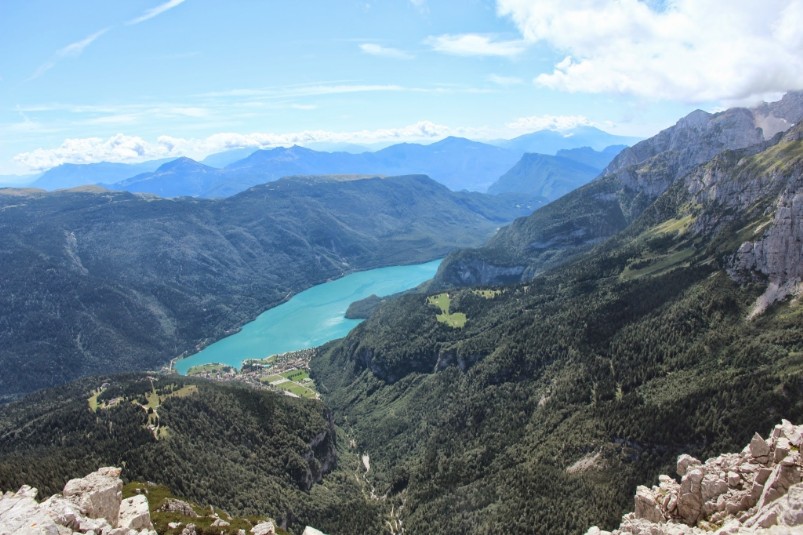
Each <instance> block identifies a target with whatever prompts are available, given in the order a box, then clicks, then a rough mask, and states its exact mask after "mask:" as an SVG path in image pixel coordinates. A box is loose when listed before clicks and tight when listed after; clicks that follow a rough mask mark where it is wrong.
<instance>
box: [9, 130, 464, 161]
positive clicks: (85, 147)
mask: <svg viewBox="0 0 803 535" xmlns="http://www.w3.org/2000/svg"><path fill="white" fill-rule="evenodd" d="M459 133H461V132H460V131H459V130H453V129H450V128H449V127H447V126H443V125H438V124H435V123H432V122H430V121H419V122H417V123H414V124H411V125H407V126H403V127H400V128H383V129H376V130H357V131H350V132H332V131H327V130H305V131H301V132H290V133H271V132H255V133H251V134H237V133H228V132H224V133H219V134H214V135H211V136H209V137H206V138H202V139H191V138H180V137H173V136H160V137H159V138H157V139H156V141H155V142H151V141H147V140H145V139H143V138H141V137H139V136H128V135H125V134H117V135H114V136H112V137H110V138H108V139H102V138H98V137H89V138H80V139H67V140H65V141H64V142H63V143H62V144H61V145H60V146H59V147H56V148H54V149H45V148H39V149H35V150H33V151H30V152H23V153H21V154H18V155H16V156H15V157H14V161H15V162H16V163H19V164H21V165H24V166H26V167H27V168H29V169H31V170H45V169H50V168H52V167H55V166H57V165H60V164H62V163H79V164H83V163H97V162H141V161H146V160H154V159H159V158H169V157H178V156H189V157H192V158H203V157H205V156H208V155H209V154H214V153H216V152H221V151H224V150H229V149H234V148H240V147H255V148H266V147H279V146H290V145H295V144H298V145H303V144H308V143H315V142H321V141H324V142H344V143H377V142H391V143H395V142H401V141H422V140H435V139H440V138H443V137H445V136H447V135H455V134H459Z"/></svg>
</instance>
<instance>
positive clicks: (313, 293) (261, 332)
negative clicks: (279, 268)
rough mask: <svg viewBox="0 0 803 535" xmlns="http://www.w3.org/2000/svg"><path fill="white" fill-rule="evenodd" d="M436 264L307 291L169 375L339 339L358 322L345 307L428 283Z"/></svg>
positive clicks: (382, 271)
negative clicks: (201, 366) (375, 296)
mask: <svg viewBox="0 0 803 535" xmlns="http://www.w3.org/2000/svg"><path fill="white" fill-rule="evenodd" d="M440 263H441V261H440V260H434V261H432V262H427V263H426V264H414V265H410V266H392V267H385V268H378V269H371V270H368V271H360V272H358V273H352V274H351V275H346V276H345V277H342V278H340V279H336V280H333V281H330V282H325V283H323V284H319V285H317V286H313V287H312V288H310V289H308V290H305V291H303V292H301V293H299V294H296V295H295V296H293V297H292V298H291V299H290V300H289V301H287V302H285V303H282V304H281V305H279V306H276V307H274V308H271V309H268V310H266V311H265V312H263V313H262V314H260V315H259V316H258V317H257V319H255V320H254V321H252V322H251V323H247V324H246V325H244V326H243V328H242V330H240V332H238V333H236V334H233V335H231V336H228V337H226V338H223V339H222V340H218V341H217V342H215V343H214V344H211V345H209V346H207V347H205V348H204V349H203V350H201V351H200V352H198V353H196V354H194V355H192V356H190V357H187V358H185V359H181V360H178V361H176V364H175V369H176V371H178V372H179V373H181V374H186V373H187V370H189V369H190V368H191V367H193V366H199V365H201V364H209V363H212V362H220V363H222V364H228V365H229V366H233V367H235V368H239V367H240V365H241V364H242V362H243V361H244V360H246V359H253V358H264V357H267V356H270V355H275V354H278V353H286V352H287V351H296V350H299V349H306V348H309V347H315V346H319V345H321V344H324V343H326V342H328V341H330V340H334V339H335V338H342V337H343V336H346V335H347V334H348V332H349V331H350V330H351V329H353V328H354V327H355V326H356V325H357V324H358V323H360V321H361V320H350V319H346V318H345V317H344V314H345V313H346V309H348V307H349V305H350V304H351V303H353V302H354V301H359V300H360V299H364V298H366V297H368V296H369V295H371V294H376V295H378V296H380V297H383V296H386V295H391V294H394V293H398V292H402V291H404V290H409V289H410V288H414V287H416V286H418V285H419V284H421V283H422V282H424V281H427V280H429V279H431V278H432V277H433V276H434V275H435V272H436V271H437V270H438V266H439V265H440Z"/></svg>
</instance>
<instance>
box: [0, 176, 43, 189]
mask: <svg viewBox="0 0 803 535" xmlns="http://www.w3.org/2000/svg"><path fill="white" fill-rule="evenodd" d="M40 176H42V174H41V173H37V174H33V175H0V188H19V187H22V186H28V185H30V184H33V183H34V182H35V181H36V179H38V178H39V177H40Z"/></svg>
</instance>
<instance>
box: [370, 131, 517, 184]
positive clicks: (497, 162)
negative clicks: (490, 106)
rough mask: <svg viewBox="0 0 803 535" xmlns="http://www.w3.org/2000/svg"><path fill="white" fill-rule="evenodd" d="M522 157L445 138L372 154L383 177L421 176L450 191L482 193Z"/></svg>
mask: <svg viewBox="0 0 803 535" xmlns="http://www.w3.org/2000/svg"><path fill="white" fill-rule="evenodd" d="M520 156H521V154H519V153H517V152H516V151H511V150H507V149H502V148H500V147H495V146H493V145H488V144H486V143H479V142H477V141H471V140H469V139H465V138H459V137H447V138H446V139H443V140H441V141H438V142H436V143H432V144H430V145H419V144H417V143H401V144H398V145H392V146H390V147H388V148H386V149H382V150H380V151H377V152H375V153H373V155H372V159H373V161H374V162H375V163H376V165H377V167H381V168H383V171H382V172H383V173H387V174H398V173H402V172H404V173H424V174H426V175H428V176H431V177H432V178H433V179H435V180H437V181H438V182H440V183H441V184H444V185H445V186H446V187H448V188H449V189H451V190H453V191H459V190H462V189H467V190H471V191H485V190H486V189H487V188H488V186H490V185H491V184H492V183H493V182H494V180H495V179H496V178H497V177H498V176H499V175H501V174H502V173H504V172H505V171H506V170H508V169H510V166H512V165H513V164H514V163H515V162H516V161H517V160H518V159H519V157H520Z"/></svg>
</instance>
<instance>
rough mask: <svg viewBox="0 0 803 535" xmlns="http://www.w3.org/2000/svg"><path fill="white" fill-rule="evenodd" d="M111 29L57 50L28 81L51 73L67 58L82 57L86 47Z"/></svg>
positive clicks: (105, 29)
mask: <svg viewBox="0 0 803 535" xmlns="http://www.w3.org/2000/svg"><path fill="white" fill-rule="evenodd" d="M109 29H110V28H103V29H102V30H100V31H97V32H95V33H93V34H92V35H88V36H86V37H84V38H83V39H81V40H80V41H76V42H74V43H70V44H69V45H67V46H65V47H64V48H61V49H59V50H57V51H56V53H55V54H53V57H51V58H50V59H49V60H48V61H46V62H45V63H43V64H42V65H40V66H39V68H38V69H36V71H34V73H33V74H32V75H31V76H30V77H29V78H28V80H35V79H36V78H39V77H40V76H42V75H43V74H45V73H46V72H47V71H49V70H50V69H52V68H53V67H55V66H56V64H57V63H58V62H59V61H61V60H62V59H65V58H77V57H78V56H80V55H81V53H83V51H84V50H85V49H86V47H88V46H89V45H91V44H92V43H93V42H95V40H96V39H97V38H98V37H100V36H101V35H103V34H104V33H106V32H108V31H109Z"/></svg>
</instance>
